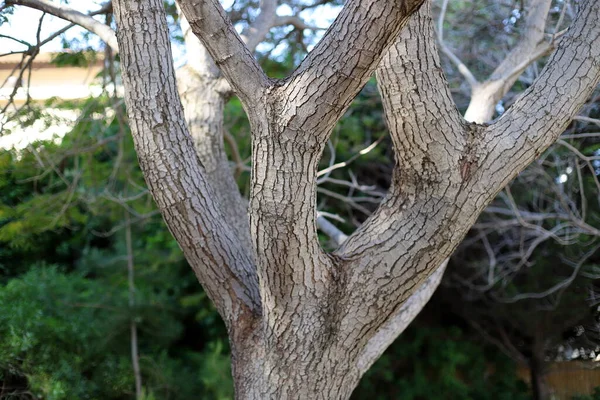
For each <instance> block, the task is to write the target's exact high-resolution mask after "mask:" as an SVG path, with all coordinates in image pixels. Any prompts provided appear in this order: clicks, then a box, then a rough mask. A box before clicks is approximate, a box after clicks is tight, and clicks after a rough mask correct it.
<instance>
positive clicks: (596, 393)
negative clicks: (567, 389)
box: [573, 386, 600, 400]
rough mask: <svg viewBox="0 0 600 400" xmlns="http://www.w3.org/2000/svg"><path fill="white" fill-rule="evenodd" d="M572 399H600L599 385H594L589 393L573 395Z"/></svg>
mask: <svg viewBox="0 0 600 400" xmlns="http://www.w3.org/2000/svg"><path fill="white" fill-rule="evenodd" d="M573 400H600V386H597V387H595V388H594V393H592V394H591V395H588V396H586V395H580V396H573Z"/></svg>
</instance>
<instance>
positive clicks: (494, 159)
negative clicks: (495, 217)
mask: <svg viewBox="0 0 600 400" xmlns="http://www.w3.org/2000/svg"><path fill="white" fill-rule="evenodd" d="M158 3H159V2H158V1H157V0H147V1H146V2H143V3H141V4H131V3H125V4H121V2H118V3H117V5H118V6H117V17H118V20H119V21H120V34H119V40H120V42H121V49H124V48H127V49H128V51H127V53H128V54H127V55H125V54H123V56H122V58H123V74H124V83H125V85H126V88H127V98H126V100H127V104H128V109H129V113H130V118H131V120H132V128H133V132H134V137H135V138H136V146H137V149H138V152H139V153H140V164H141V165H142V168H143V169H144V172H145V174H146V177H147V179H148V184H149V186H150V188H151V190H152V192H153V194H154V195H155V196H156V199H157V203H158V204H159V207H160V208H161V211H162V212H163V214H164V215H165V220H166V221H167V224H169V226H170V228H171V230H172V231H173V233H174V235H175V236H176V238H177V239H178V241H179V242H180V243H181V244H182V248H183V249H184V251H185V252H186V256H187V257H188V260H190V263H191V264H192V266H193V267H194V268H195V270H196V272H197V275H198V277H199V279H200V281H201V282H202V283H203V285H205V287H206V288H207V291H208V292H209V295H210V296H211V298H212V299H213V301H215V303H216V305H217V307H218V308H219V311H220V312H221V313H222V315H223V316H224V318H225V321H226V322H227V323H228V328H229V330H230V338H231V342H232V348H233V356H234V359H233V371H234V379H235V383H236V393H237V394H236V396H237V397H238V398H244V399H259V398H260V399H264V398H278V399H279V398H347V397H348V396H349V395H350V393H351V391H352V389H353V388H354V387H355V385H356V384H357V383H358V380H359V378H360V376H361V375H362V373H363V372H364V371H365V370H366V368H367V367H368V366H369V365H370V364H371V363H372V362H373V361H374V360H375V359H376V358H377V357H378V356H379V354H380V353H381V351H383V349H384V348H385V346H386V345H387V344H389V341H387V342H386V340H381V339H380V338H382V337H385V336H386V332H389V329H391V330H392V331H394V330H396V329H399V328H398V327H397V326H395V325H394V323H393V322H394V321H397V320H398V318H399V315H401V314H402V313H401V312H400V311H401V310H403V309H404V310H407V309H408V307H407V302H408V301H409V299H411V298H413V297H412V295H413V294H414V293H415V292H418V291H417V289H418V288H419V287H420V286H421V285H422V284H423V282H425V280H426V279H427V277H428V276H429V275H431V274H432V273H433V271H435V270H437V269H438V268H439V267H438V266H439V265H441V264H442V262H443V261H444V260H445V259H446V258H447V257H448V256H449V255H450V254H451V252H452V251H453V249H454V248H455V247H456V246H457V245H458V243H459V242H460V240H461V239H462V237H463V236H464V234H465V233H466V232H467V230H468V228H469V227H470V226H471V224H472V223H473V222H474V221H475V218H476V217H477V215H478V214H479V213H480V212H481V211H482V209H483V208H484V207H485V205H486V204H487V203H488V202H489V201H490V200H491V199H492V198H493V196H494V195H495V194H496V193H497V192H498V191H499V190H500V189H501V188H502V186H503V185H504V184H505V183H506V182H507V181H508V180H509V179H511V178H512V177H513V176H514V175H515V174H516V173H518V171H520V170H521V169H522V168H524V167H525V166H526V165H527V163H528V162H530V161H531V160H532V159H533V158H534V157H535V156H536V154H539V152H540V151H542V150H543V149H544V148H545V146H546V147H547V146H548V145H549V144H550V143H551V142H552V141H553V140H554V139H555V138H556V137H557V136H558V134H560V132H561V130H562V128H564V126H565V123H566V122H567V121H568V120H569V119H570V118H572V117H573V115H574V113H575V111H576V110H577V108H578V107H579V106H580V105H581V104H582V103H583V101H585V99H586V97H587V96H588V95H589V93H590V91H591V88H593V87H594V85H595V84H596V83H597V82H598V79H599V78H600V71H599V67H598V62H597V60H598V52H599V51H600V44H598V42H597V41H596V39H597V36H598V35H599V34H600V28H598V26H597V25H596V24H593V23H590V21H592V20H593V19H594V18H596V19H597V18H598V16H600V15H599V14H600V12H599V9H598V5H596V4H595V3H593V2H591V1H588V2H584V3H582V13H581V16H580V17H579V20H578V21H577V23H576V25H575V27H574V28H573V33H572V34H571V35H569V36H567V37H566V38H565V39H564V40H563V41H562V42H561V45H560V46H559V48H558V50H557V53H556V54H555V56H554V59H553V60H551V61H550V62H549V68H547V69H546V70H545V71H544V72H543V73H542V75H541V77H540V80H539V82H538V83H536V84H535V85H534V86H533V87H532V89H531V90H530V91H528V92H527V93H526V94H525V95H524V96H523V98H522V99H521V100H520V101H518V102H517V104H515V106H514V107H513V108H512V109H511V110H509V112H507V113H506V115H505V116H504V117H503V118H501V119H500V120H499V121H498V122H497V123H496V124H494V125H491V126H489V127H487V128H485V127H480V126H475V125H469V124H467V123H466V122H464V121H463V120H462V119H461V117H460V115H459V114H458V112H457V111H456V109H455V107H454V105H453V103H452V102H451V100H450V96H449V94H448V92H447V87H446V85H445V82H444V78H443V76H442V75H441V74H440V72H439V71H440V68H439V60H438V59H437V52H436V49H435V46H434V43H433V30H432V28H431V21H430V19H429V17H428V14H427V12H426V11H423V12H422V13H419V14H418V15H417V17H415V18H414V19H413V20H412V21H411V24H410V26H409V28H408V29H406V30H405V31H404V32H403V33H402V34H401V35H400V37H399V38H398V40H397V41H396V44H395V45H394V46H393V47H392V48H391V49H389V53H387V55H386V57H385V58H384V60H383V62H382V66H381V68H380V70H379V75H380V81H381V87H382V93H383V97H384V104H385V108H386V115H387V119H388V123H389V126H390V133H391V135H392V138H393V143H394V147H395V150H396V154H397V160H398V161H397V167H396V171H395V174H394V179H393V187H392V189H391V190H390V193H389V195H388V197H387V198H386V200H385V201H384V202H383V204H382V205H381V206H380V207H379V209H378V210H377V212H376V213H375V215H374V216H373V217H371V218H370V219H369V220H368V221H367V222H366V223H365V224H364V225H363V226H362V227H361V228H360V229H359V230H358V231H357V232H355V233H354V234H352V235H351V236H350V237H349V238H348V239H347V240H346V241H345V243H344V244H343V246H342V247H341V248H340V249H339V250H338V251H336V252H335V253H334V254H332V255H327V254H325V253H324V252H323V251H322V250H321V248H320V246H319V244H318V242H317V238H316V232H315V231H316V227H315V219H316V210H315V182H316V172H317V170H316V168H317V162H318V160H319V158H320V156H321V153H322V150H323V146H324V144H325V141H326V140H327V138H328V136H329V134H330V132H331V129H332V128H333V125H334V124H335V122H336V121H337V120H338V119H339V118H340V117H341V115H342V114H343V112H344V111H345V109H346V108H347V107H348V105H349V103H350V101H351V99H352V98H353V97H354V96H355V95H356V93H357V92H358V90H359V89H360V88H361V87H362V85H363V84H364V83H365V82H366V80H367V79H368V77H369V76H370V74H371V73H372V71H373V70H374V69H375V67H376V66H377V64H378V62H379V61H380V57H381V56H382V54H383V53H384V52H385V51H386V50H387V49H388V48H389V46H390V44H392V39H393V38H395V37H396V35H397V34H398V33H399V32H400V28H401V27H402V26H404V25H405V24H406V23H407V21H408V17H409V15H410V14H411V13H412V12H414V11H415V10H416V9H417V8H418V7H417V6H418V5H419V4H418V3H408V2H403V3H400V4H390V3H389V2H386V1H376V0H374V1H371V2H369V7H368V11H369V12H367V10H366V9H365V7H364V6H360V5H359V4H358V2H357V3H354V2H350V3H348V4H347V5H346V7H345V9H344V11H342V13H341V15H340V17H339V18H338V19H337V20H336V22H335V23H334V25H333V26H332V28H330V30H329V31H328V33H327V34H326V36H325V38H324V39H323V41H322V42H321V43H320V44H319V45H318V46H317V47H316V48H315V50H314V51H313V52H312V53H311V54H310V55H309V56H308V57H307V59H306V60H305V62H303V64H302V65H301V66H300V67H299V68H298V70H296V72H295V73H294V74H293V75H292V76H291V77H290V78H289V79H288V80H286V81H283V82H278V81H272V80H270V79H268V78H267V77H266V76H265V75H264V73H263V72H262V70H261V69H260V67H259V66H258V64H256V61H254V59H253V58H252V56H251V54H250V52H249V51H248V50H247V49H246V47H245V46H244V44H243V41H242V39H241V38H240V37H239V36H238V35H237V33H236V32H235V30H234V29H233V28H232V27H231V25H230V24H229V23H228V21H227V20H226V17H225V15H224V13H223V10H222V9H221V8H220V6H219V4H218V3H215V2H206V3H202V4H201V5H200V6H192V5H191V4H187V3H186V2H185V1H184V2H181V3H180V5H181V7H182V10H183V12H184V13H185V14H186V16H187V18H188V19H189V20H190V25H191V27H192V29H193V30H194V32H195V33H197V34H198V36H199V37H200V38H201V39H202V40H203V41H204V44H205V45H206V48H207V50H208V51H209V52H210V54H211V56H212V57H213V59H215V60H217V65H219V66H220V67H221V71H222V73H223V74H224V75H225V77H227V79H228V80H229V82H230V84H231V86H232V88H233V89H234V90H235V91H236V93H237V94H238V95H239V97H240V98H241V100H242V102H243V104H244V106H245V108H246V110H247V112H248V114H249V118H250V122H251V126H252V134H253V166H252V168H253V170H252V192H251V198H250V236H251V240H252V247H253V254H247V252H246V251H245V249H244V247H245V246H243V243H242V240H240V239H238V238H236V237H235V235H234V234H233V232H234V229H233V228H232V226H231V223H228V219H227V217H226V216H224V215H223V213H222V212H221V211H220V210H219V208H218V206H217V205H216V204H215V202H214V199H215V197H214V192H213V190H214V189H213V187H212V186H211V183H210V181H209V178H208V173H207V171H206V169H205V168H204V167H203V166H202V165H201V163H200V162H199V161H198V158H197V157H196V155H195V153H194V152H193V151H192V149H193V144H192V140H191V138H190V135H189V132H188V130H187V128H186V124H185V123H183V114H182V110H181V108H180V107H179V106H178V98H177V96H176V91H175V83H174V80H173V79H172V74H173V72H172V67H171V66H170V65H171V61H170V59H169V58H168V54H169V49H168V42H167V37H166V33H165V27H164V16H162V15H161V13H160V12H159V11H158V8H159V6H158ZM135 21H138V24H136V23H135ZM139 21H142V22H143V21H151V22H152V23H146V24H145V25H144V26H145V29H144V30H142V31H140V30H138V29H136V27H137V26H139ZM217 32H218V34H217ZM215 37H216V38H215ZM157 38H158V40H157ZM149 39H153V40H152V41H151V42H152V43H153V45H152V46H144V43H147V41H148V40H149ZM144 40H145V41H146V42H145V41H144ZM121 51H122V53H123V50H121ZM575 54H578V55H579V56H575ZM582 54H583V55H584V56H581V55H582ZM149 65H155V66H157V67H154V68H148V66H149ZM557 71H560V76H556V74H557ZM142 72H143V73H142ZM558 91H560V92H562V93H563V94H565V93H568V94H569V96H564V97H563V98H559V97H558ZM542 95H543V96H545V98H548V99H552V100H553V101H552V102H544V103H541V104H543V107H542V106H541V105H540V103H539V102H540V100H539V99H540V96H542ZM167 105H168V106H167ZM515 120H517V121H518V122H521V123H514V121H515ZM524 128H529V129H524ZM530 143H532V144H530ZM162 149H168V152H167V151H164V150H162ZM182 164H183V165H184V167H180V165H182ZM207 225H208V226H209V227H210V228H209V229H204V228H205V227H206V226H207ZM190 232H191V234H190ZM209 232H210V235H209ZM200 252H202V253H201V256H200ZM253 256H254V257H253ZM211 257H212V258H213V259H211ZM215 257H219V258H218V259H215ZM253 260H255V262H254V261H253ZM215 261H216V262H215ZM216 282H218V284H216ZM400 319H401V318H400ZM387 336H388V337H389V336H392V337H393V335H389V334H387ZM374 343H375V345H374ZM386 343H387V344H386Z"/></svg>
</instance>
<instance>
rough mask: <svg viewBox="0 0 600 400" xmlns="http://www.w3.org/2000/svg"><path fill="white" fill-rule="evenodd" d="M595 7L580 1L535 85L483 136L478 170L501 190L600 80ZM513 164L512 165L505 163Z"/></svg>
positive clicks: (545, 145) (557, 133)
mask: <svg viewBox="0 0 600 400" xmlns="http://www.w3.org/2000/svg"><path fill="white" fill-rule="evenodd" d="M599 19H600V4H599V3H597V2H595V1H593V0H585V1H582V2H581V4H580V11H579V14H578V16H577V18H576V19H575V21H574V22H573V26H572V27H571V29H570V31H569V33H568V34H567V35H566V36H565V37H564V38H563V39H562V40H561V41H560V43H559V46H558V49H557V50H556V51H555V53H554V54H553V56H552V57H551V59H550V60H549V61H548V64H547V65H546V68H545V69H544V70H543V71H542V73H541V75H540V77H539V78H538V79H537V80H536V82H535V83H534V84H533V85H532V86H531V87H530V88H529V89H528V90H527V91H526V92H525V93H524V94H523V96H522V97H521V98H520V99H519V100H517V101H516V102H515V104H514V105H513V106H512V107H511V108H510V109H509V110H508V111H507V112H506V113H505V114H504V115H503V116H502V117H501V118H500V119H499V120H498V121H497V122H496V123H495V124H493V125H491V126H489V127H488V128H487V129H486V130H485V132H484V139H483V141H482V149H486V150H487V151H486V154H485V156H484V157H485V158H482V159H481V164H482V165H481V166H482V170H484V171H494V173H493V174H490V176H489V177H490V178H491V179H492V180H491V181H490V182H489V183H488V184H489V185H493V186H494V187H498V188H500V187H503V186H505V185H506V184H507V183H508V182H509V181H510V180H511V179H512V178H513V177H515V176H516V174H517V173H518V172H520V171H521V170H522V169H523V168H524V167H525V166H526V165H528V164H529V163H530V162H531V161H533V160H534V159H535V158H536V157H537V156H539V155H540V154H541V153H542V152H543V151H544V150H545V149H546V148H548V147H549V146H550V145H551V144H552V143H554V142H555V141H556V140H557V139H558V138H559V136H560V134H561V133H562V132H563V131H564V130H565V129H566V127H567V126H568V124H569V123H570V122H571V120H572V119H573V118H574V117H575V115H576V113H577V111H578V110H579V108H580V107H581V106H582V105H583V104H584V102H585V101H586V100H587V98H588V97H589V96H590V95H591V94H592V92H593V90H594V89H595V87H596V86H597V85H598V82H599V81H600V62H599V60H600V41H599V37H600V26H599V25H598V24H597V21H598V20H599ZM506 160H515V162H506Z"/></svg>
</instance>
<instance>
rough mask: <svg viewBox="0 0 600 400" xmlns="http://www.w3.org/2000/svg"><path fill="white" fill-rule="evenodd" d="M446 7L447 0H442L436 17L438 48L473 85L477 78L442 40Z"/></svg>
mask: <svg viewBox="0 0 600 400" xmlns="http://www.w3.org/2000/svg"><path fill="white" fill-rule="evenodd" d="M447 8H448V0H444V2H443V3H442V11H440V15H439V17H438V41H439V44H440V48H441V49H442V51H443V52H444V54H446V56H448V58H449V59H450V61H452V62H453V63H454V65H456V68H458V72H460V74H461V75H462V76H463V77H464V78H465V79H466V81H467V83H468V84H469V86H471V87H474V86H476V85H477V84H478V83H479V82H477V79H476V78H475V76H474V75H473V73H472V72H471V70H470V69H469V67H467V66H466V65H465V64H464V63H463V62H462V61H461V60H460V58H458V57H457V56H456V54H454V52H453V51H452V50H450V48H449V47H448V46H447V45H446V43H445V42H444V19H445V18H446V9H447Z"/></svg>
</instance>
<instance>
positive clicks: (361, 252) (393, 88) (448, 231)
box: [334, 1, 470, 369]
mask: <svg viewBox="0 0 600 400" xmlns="http://www.w3.org/2000/svg"><path fill="white" fill-rule="evenodd" d="M377 80H378V84H379V89H380V92H381V96H382V100H383V105H384V110H385V115H386V120H387V124H388V128H389V130H390V135H391V136H392V141H393V144H394V151H395V155H396V167H395V170H394V177H393V179H392V187H391V188H390V190H389V193H388V195H387V197H386V199H385V200H384V201H383V202H382V203H381V204H380V206H379V208H378V209H377V211H376V212H375V213H374V214H373V215H372V216H371V217H370V219H369V220H367V221H366V222H365V223H364V224H363V225H362V226H361V227H360V228H359V229H358V230H357V231H356V232H355V233H354V234H352V235H351V236H350V237H349V238H348V240H347V241H346V242H345V243H344V244H343V245H342V247H341V249H340V250H339V251H337V252H335V253H334V254H335V256H337V257H339V259H341V260H344V261H345V265H344V268H345V269H346V270H348V271H349V272H348V276H347V278H346V279H347V281H348V287H347V288H346V289H345V291H346V293H348V297H349V298H348V299H347V303H345V304H344V306H345V307H346V309H347V310H349V311H348V315H349V316H351V317H348V318H351V319H353V321H345V320H343V321H342V325H345V324H347V325H348V326H353V327H354V330H356V331H359V332H362V333H363V334H364V332H368V333H367V334H365V335H364V340H366V341H365V342H363V343H361V344H360V346H364V347H363V351H364V352H365V354H364V355H363V356H361V357H363V358H362V359H361V360H362V361H360V362H359V364H360V365H361V366H359V369H364V368H368V366H369V365H370V363H371V362H372V357H375V356H377V355H378V354H379V352H380V351H383V348H385V347H386V346H387V345H388V344H389V341H391V340H392V338H393V337H395V336H394V334H395V333H394V329H398V330H399V329H403V327H404V325H402V324H400V325H398V324H399V322H390V321H396V320H398V321H401V322H403V324H407V323H408V321H410V319H411V318H412V317H410V313H409V314H407V315H408V317H410V318H408V317H407V315H406V314H404V312H399V311H398V310H403V309H404V308H406V307H408V308H410V307H412V306H411V304H413V303H412V301H411V302H410V303H409V299H410V298H411V296H414V294H415V293H423V292H427V290H428V289H427V288H429V287H430V286H429V284H425V280H426V279H427V277H428V276H429V275H430V274H431V273H433V271H434V270H435V269H436V268H438V267H439V266H440V265H442V264H443V263H444V261H445V260H446V258H447V257H448V256H449V255H450V254H451V252H452V250H453V249H454V247H456V245H457V244H458V243H459V241H460V239H462V237H463V235H464V234H465V233H466V231H467V229H468V226H467V224H468V223H469V222H462V221H461V218H463V215H461V214H460V213H457V212H456V211H457V209H460V207H461V203H460V202H459V204H458V205H455V203H456V199H455V196H456V195H457V193H458V191H459V190H460V187H461V182H462V175H461V168H460V165H461V161H462V160H463V158H464V153H465V150H466V149H467V148H468V146H469V145H468V138H469V135H470V131H469V129H468V128H467V127H466V126H464V125H463V120H462V117H461V116H460V114H459V112H458V110H457V109H456V106H455V105H454V102H453V101H452V98H451V96H450V92H449V89H448V86H447V82H446V80H445V78H444V76H443V73H442V69H441V66H440V60H439V56H438V52H437V48H436V45H435V32H434V29H433V21H432V20H431V16H430V2H429V1H428V2H427V3H426V4H425V5H424V6H423V7H422V8H421V9H420V10H419V12H418V13H416V14H415V15H414V16H413V17H412V18H411V20H410V22H409V24H408V26H407V27H406V28H405V29H404V30H403V31H402V32H401V33H400V35H399V37H398V38H397V40H396V43H395V44H394V45H393V46H392V47H391V48H390V49H389V50H388V53H387V54H386V55H385V56H384V58H383V60H382V61H381V63H380V66H379V68H378V70H377ZM442 269H443V268H442ZM440 275H441V272H440ZM423 285H424V286H423ZM435 286H437V284H436V285H433V284H432V286H431V291H433V290H434V288H435ZM416 297H417V298H421V295H417V296H416ZM416 308H417V307H416V306H415V309H416ZM374 309H377V310H378V311H377V312H374V311H373V312H370V310H374ZM356 315H359V316H360V318H358V319H357V318H356ZM354 330H350V331H349V333H348V334H349V335H350V336H351V339H350V338H347V337H344V339H343V340H350V341H352V340H356V338H355V337H353V336H352V335H355V334H356V333H355V332H354ZM379 332H387V333H379ZM398 333H399V332H398ZM396 334H397V333H396ZM381 335H383V336H384V338H385V340H384V339H382V338H381ZM360 346H359V347H360ZM373 346H375V347H373Z"/></svg>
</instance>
